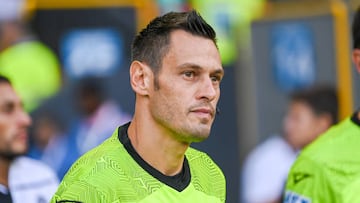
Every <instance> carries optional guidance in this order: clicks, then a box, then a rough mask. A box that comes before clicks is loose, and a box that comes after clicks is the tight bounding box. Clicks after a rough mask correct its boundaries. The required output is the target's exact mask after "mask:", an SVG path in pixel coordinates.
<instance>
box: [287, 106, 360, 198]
mask: <svg viewBox="0 0 360 203" xmlns="http://www.w3.org/2000/svg"><path fill="white" fill-rule="evenodd" d="M359 157H360V122H359V119H358V118H357V113H355V114H354V115H353V116H352V117H351V118H347V119H345V120H344V121H342V122H341V123H339V124H338V125H336V126H334V127H332V128H330V129H329V130H328V131H327V132H325V133H324V134H323V135H321V136H320V137H319V138H318V139H316V140H315V141H314V142H313V143H311V144H310V145H309V146H308V147H306V148H305V149H304V150H303V151H302V152H301V154H300V155H299V157H298V159H297V160H296V161H295V164H294V165H293V166H292V169H291V171H290V173H289V176H288V181H287V185H286V193H285V202H286V203H295V202H296V203H297V202H301V203H307V202H312V203H324V202H331V203H337V202H341V203H345V202H354V201H351V199H352V198H351V197H354V196H359V195H358V193H359V191H360V187H357V188H356V189H355V187H356V186H360V182H359V181H358V180H359V178H360V158H359ZM354 192H355V193H354ZM351 193H354V194H351ZM353 200H354V199H353ZM355 202H356V201H355Z"/></svg>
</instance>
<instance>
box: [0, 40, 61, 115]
mask: <svg viewBox="0 0 360 203" xmlns="http://www.w3.org/2000/svg"><path fill="white" fill-rule="evenodd" d="M0 74H2V75H4V76H7V77H8V78H9V79H10V80H11V82H12V84H13V86H14V88H15V90H16V91H17V92H18V94H19V95H20V97H21V98H22V99H23V102H24V106H25V109H26V110H27V111H29V112H30V111H32V110H34V109H35V108H36V107H37V106H38V105H39V104H40V102H41V101H43V100H44V99H46V98H48V97H50V96H52V95H54V94H55V93H56V92H57V91H58V90H59V88H60V85H61V73H60V68H59V63H58V60H57V58H56V56H55V54H54V53H53V52H52V51H51V50H50V49H49V48H48V47H46V46H45V45H44V44H42V43H41V42H38V41H26V42H19V43H17V44H14V45H12V46H11V47H9V48H7V49H5V50H3V51H2V52H1V53H0Z"/></svg>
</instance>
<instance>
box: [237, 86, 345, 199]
mask: <svg viewBox="0 0 360 203" xmlns="http://www.w3.org/2000/svg"><path fill="white" fill-rule="evenodd" d="M337 120H338V99H337V93H336V90H335V88H333V87H332V86H329V85H315V86H311V87H309V88H306V89H301V90H297V91H294V92H292V93H291V94H290V101H289V104H288V109H287V112H286V115H285V118H284V122H283V136H270V137H269V138H268V139H267V140H265V141H264V142H263V143H262V144H260V145H259V146H257V147H256V148H255V149H254V150H253V151H252V152H251V153H250V154H249V155H248V157H247V159H246V161H245V163H244V166H243V172H242V181H243V182H242V195H243V198H242V202H244V203H277V202H281V198H282V193H283V189H284V186H285V183H286V179H287V175H288V172H289V170H290V168H291V165H292V164H293V162H294V161H295V159H296V156H297V153H298V151H299V150H301V149H302V148H303V147H305V146H306V145H308V144H309V143H311V142H312V141H313V140H315V139H316V138H317V137H318V136H319V135H321V134H322V133H323V132H325V131H326V130H327V129H329V128H330V127H331V126H332V125H334V124H335V123H336V122H337Z"/></svg>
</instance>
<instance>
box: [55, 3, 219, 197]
mask: <svg viewBox="0 0 360 203" xmlns="http://www.w3.org/2000/svg"><path fill="white" fill-rule="evenodd" d="M129 72H130V84H131V87H132V89H133V90H134V92H135V95H136V100H135V111H134V115H133V119H132V120H131V122H129V123H127V124H125V125H122V126H120V127H119V128H118V129H116V130H115V131H114V133H113V135H112V136H111V137H110V138H109V139H107V140H106V141H105V142H103V143H102V144H101V145H100V146H98V147H96V148H95V149H93V150H91V151H89V152H88V153H86V154H85V155H83V156H82V157H81V158H80V159H78V160H77V161H76V162H75V163H74V164H73V165H72V167H71V168H70V170H69V171H68V173H67V174H66V175H65V177H64V179H63V180H62V183H61V184H60V186H59V188H58V191H57V192H56V193H55V195H54V197H53V199H52V202H53V203H55V202H64V201H70V202H74V201H77V202H158V203H161V202H172V203H188V202H189V203H190V202H191V203H193V202H212V203H217V202H225V198H226V184H225V177H224V174H223V173H222V171H221V169H220V168H219V167H218V166H217V165H216V163H214V161H213V160H212V159H211V158H210V157H209V156H208V155H207V154H205V153H203V152H200V151H198V150H196V149H194V148H192V147H190V144H191V143H192V142H200V141H203V140H205V139H206V138H207V137H208V136H209V134H210V131H211V127H212V124H213V121H214V119H215V115H216V106H217V102H218V100H219V98H220V82H221V80H222V78H223V76H224V69H223V67H222V64H221V59H220V54H219V51H218V49H217V46H216V33H215V31H214V30H213V28H212V27H211V26H210V25H209V24H207V23H206V22H205V21H204V20H203V18H202V17H201V16H200V15H199V14H198V13H197V12H196V11H194V10H192V11H189V12H170V13H167V14H165V15H162V16H159V17H157V18H155V19H154V20H152V21H151V22H150V23H149V24H148V25H147V27H146V28H144V29H143V30H142V31H141V32H140V33H139V34H138V35H137V36H136V37H135V40H134V42H133V45H132V63H131V65H130V71H129Z"/></svg>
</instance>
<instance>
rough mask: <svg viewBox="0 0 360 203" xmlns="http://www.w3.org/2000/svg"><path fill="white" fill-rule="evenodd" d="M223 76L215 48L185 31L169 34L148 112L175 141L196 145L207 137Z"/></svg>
mask: <svg viewBox="0 0 360 203" xmlns="http://www.w3.org/2000/svg"><path fill="white" fill-rule="evenodd" d="M223 75H224V71H223V68H222V65H221V60H220V55H219V52H218V50H217V48H216V46H215V44H214V43H213V42H212V41H211V40H209V39H205V38H202V37H198V36H194V35H192V34H190V33H187V32H185V31H181V30H177V31H174V32H172V33H171V38H170V50H169V52H168V53H167V54H166V55H165V57H164V58H163V61H162V68H161V70H160V72H159V74H158V76H157V77H158V84H159V88H158V89H157V88H155V87H154V88H152V93H151V94H150V95H149V97H150V111H151V114H152V116H153V117H154V119H155V121H156V122H157V123H158V124H159V125H161V126H163V127H164V128H165V129H166V130H167V131H169V132H170V134H172V135H174V136H175V138H176V139H178V140H180V141H183V142H188V143H190V142H197V141H202V140H204V139H206V138H207V137H208V136H209V133H210V129H211V125H212V123H213V121H214V118H215V113H216V105H217V102H218V100H219V97H220V81H221V79H222V77H223Z"/></svg>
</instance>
